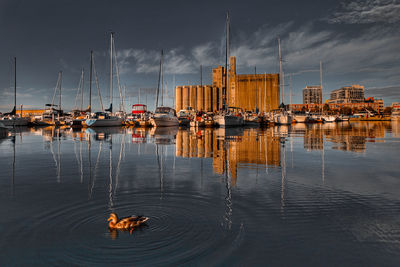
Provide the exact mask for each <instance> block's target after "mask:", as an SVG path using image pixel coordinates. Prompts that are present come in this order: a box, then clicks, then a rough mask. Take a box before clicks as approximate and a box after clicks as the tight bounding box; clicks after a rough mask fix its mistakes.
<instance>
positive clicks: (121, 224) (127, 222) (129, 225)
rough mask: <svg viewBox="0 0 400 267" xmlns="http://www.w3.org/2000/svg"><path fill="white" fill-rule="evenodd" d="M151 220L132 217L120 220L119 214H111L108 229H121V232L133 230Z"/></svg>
mask: <svg viewBox="0 0 400 267" xmlns="http://www.w3.org/2000/svg"><path fill="white" fill-rule="evenodd" d="M148 219H149V218H147V217H143V216H130V217H126V218H121V219H118V216H117V214H115V213H111V214H110V218H108V221H109V223H108V227H109V228H110V229H119V230H131V231H132V230H133V229H134V228H135V227H138V226H140V225H142V224H144V223H145V222H147V220H148Z"/></svg>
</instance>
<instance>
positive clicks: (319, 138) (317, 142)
mask: <svg viewBox="0 0 400 267" xmlns="http://www.w3.org/2000/svg"><path fill="white" fill-rule="evenodd" d="M323 148H324V134H323V132H322V130H321V129H320V128H317V127H313V128H309V129H308V130H307V131H306V132H305V133H304V149H306V150H307V151H311V150H322V149H323Z"/></svg>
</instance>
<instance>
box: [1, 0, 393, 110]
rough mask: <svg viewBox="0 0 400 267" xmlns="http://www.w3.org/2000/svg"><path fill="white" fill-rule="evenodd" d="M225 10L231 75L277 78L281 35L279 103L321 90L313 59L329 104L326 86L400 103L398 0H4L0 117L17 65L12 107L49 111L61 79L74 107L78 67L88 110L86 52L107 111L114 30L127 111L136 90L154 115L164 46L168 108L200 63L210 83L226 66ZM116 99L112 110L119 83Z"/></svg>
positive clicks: (67, 102)
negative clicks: (357, 89)
mask: <svg viewBox="0 0 400 267" xmlns="http://www.w3.org/2000/svg"><path fill="white" fill-rule="evenodd" d="M227 12H229V14H230V25H231V38H230V43H231V47H230V54H231V56H236V61H237V72H238V73H240V74H246V73H254V71H255V70H256V71H257V73H278V72H279V59H278V42H277V38H278V37H279V38H280V39H281V45H282V56H283V61H284V62H283V70H284V73H285V102H286V103H289V102H290V85H292V88H293V89H292V94H291V95H292V103H302V89H303V88H304V87H305V86H306V85H319V84H320V73H319V66H320V62H322V68H323V72H322V84H323V99H324V100H325V99H328V98H329V93H330V91H332V90H335V89H338V88H341V87H343V86H349V85H351V84H361V85H364V86H365V95H366V97H369V96H373V97H375V98H382V99H384V101H385V105H386V106H390V105H391V103H392V102H400V75H399V74H400V53H399V52H400V27H399V26H400V0H344V1H341V0H336V1H334V0H325V1H311V0H305V1H296V0H269V1H265V0H264V1H262V0H260V1H255V0H246V1H224V0H222V1H208V0H202V1H192V0H186V1H178V0H175V1H174V0H171V1H151V0H148V1H117V0H113V1H102V0H97V1H91V0H86V1H66V0H56V1H55V0H51V1H49V0H43V1H41V0H37V1H30V0H0V35H1V36H2V38H1V41H0V111H2V112H4V111H8V110H11V109H12V107H13V105H14V104H13V95H14V74H13V58H14V57H16V58H17V105H18V106H19V105H21V104H23V106H24V108H43V107H44V105H45V104H46V103H51V102H52V98H53V94H54V91H55V90H54V88H55V86H56V83H57V78H58V72H59V71H62V72H63V80H62V101H63V103H62V105H63V107H64V108H65V109H67V110H68V109H72V108H74V107H75V106H76V105H78V107H79V106H80V98H79V100H78V101H76V100H77V99H76V95H77V89H78V86H79V82H80V77H81V70H82V68H84V70H85V82H84V85H85V86H84V87H85V88H84V90H85V91H84V106H87V105H88V88H89V79H88V78H89V61H90V60H89V58H90V50H93V51H94V59H95V65H96V70H97V75H98V80H99V87H100V90H101V96H102V98H103V103H104V106H108V105H109V96H110V93H109V75H110V74H109V65H110V62H109V52H108V51H109V46H110V45H109V43H110V32H111V31H113V32H115V49H116V53H117V62H118V66H119V73H120V81H121V85H122V88H123V92H122V94H123V95H124V94H126V98H125V102H126V104H127V105H132V104H135V103H138V102H139V92H140V102H141V103H145V104H148V105H149V108H150V109H153V108H154V103H155V94H154V92H155V88H157V85H158V72H159V60H160V51H161V49H163V50H164V54H165V57H164V62H165V63H164V68H165V79H164V82H165V86H166V91H167V92H166V97H165V100H164V102H166V104H168V105H172V104H173V93H174V86H178V85H190V84H200V66H202V72H203V75H202V77H203V80H202V83H203V84H211V78H212V77H211V76H212V75H211V69H212V68H214V67H217V66H218V65H224V64H225V46H224V39H225V20H226V13H227ZM114 73H115V71H114ZM290 77H291V80H292V82H291V83H290ZM92 86H93V87H92V88H93V89H92V90H93V97H92V103H93V104H92V106H93V108H94V110H98V109H99V108H100V106H99V98H98V92H97V89H96V86H95V83H93V85H92ZM125 87H126V90H125V89H124V88H125ZM113 96H114V107H118V106H119V92H118V86H117V82H116V79H115V80H114V93H113ZM57 99H58V98H57ZM75 103H77V104H75ZM127 109H129V108H127Z"/></svg>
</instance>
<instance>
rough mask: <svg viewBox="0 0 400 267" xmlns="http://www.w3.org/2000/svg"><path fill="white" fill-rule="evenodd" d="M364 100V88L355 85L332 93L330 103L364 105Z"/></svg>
mask: <svg viewBox="0 0 400 267" xmlns="http://www.w3.org/2000/svg"><path fill="white" fill-rule="evenodd" d="M364 100H365V97H364V86H362V85H357V84H355V85H352V86H346V87H342V88H340V89H337V90H334V91H332V92H331V98H330V100H329V103H332V104H346V103H362V102H364Z"/></svg>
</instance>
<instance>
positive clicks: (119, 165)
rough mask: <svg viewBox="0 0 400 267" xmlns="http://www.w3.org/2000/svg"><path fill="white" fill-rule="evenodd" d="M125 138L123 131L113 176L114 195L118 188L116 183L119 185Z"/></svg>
mask: <svg viewBox="0 0 400 267" xmlns="http://www.w3.org/2000/svg"><path fill="white" fill-rule="evenodd" d="M125 136H126V131H124V135H123V136H122V140H121V143H120V148H119V158H118V164H117V170H116V174H115V188H114V195H115V194H116V192H117V188H118V183H119V174H120V172H121V162H122V158H123V157H122V156H123V155H124V153H125Z"/></svg>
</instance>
